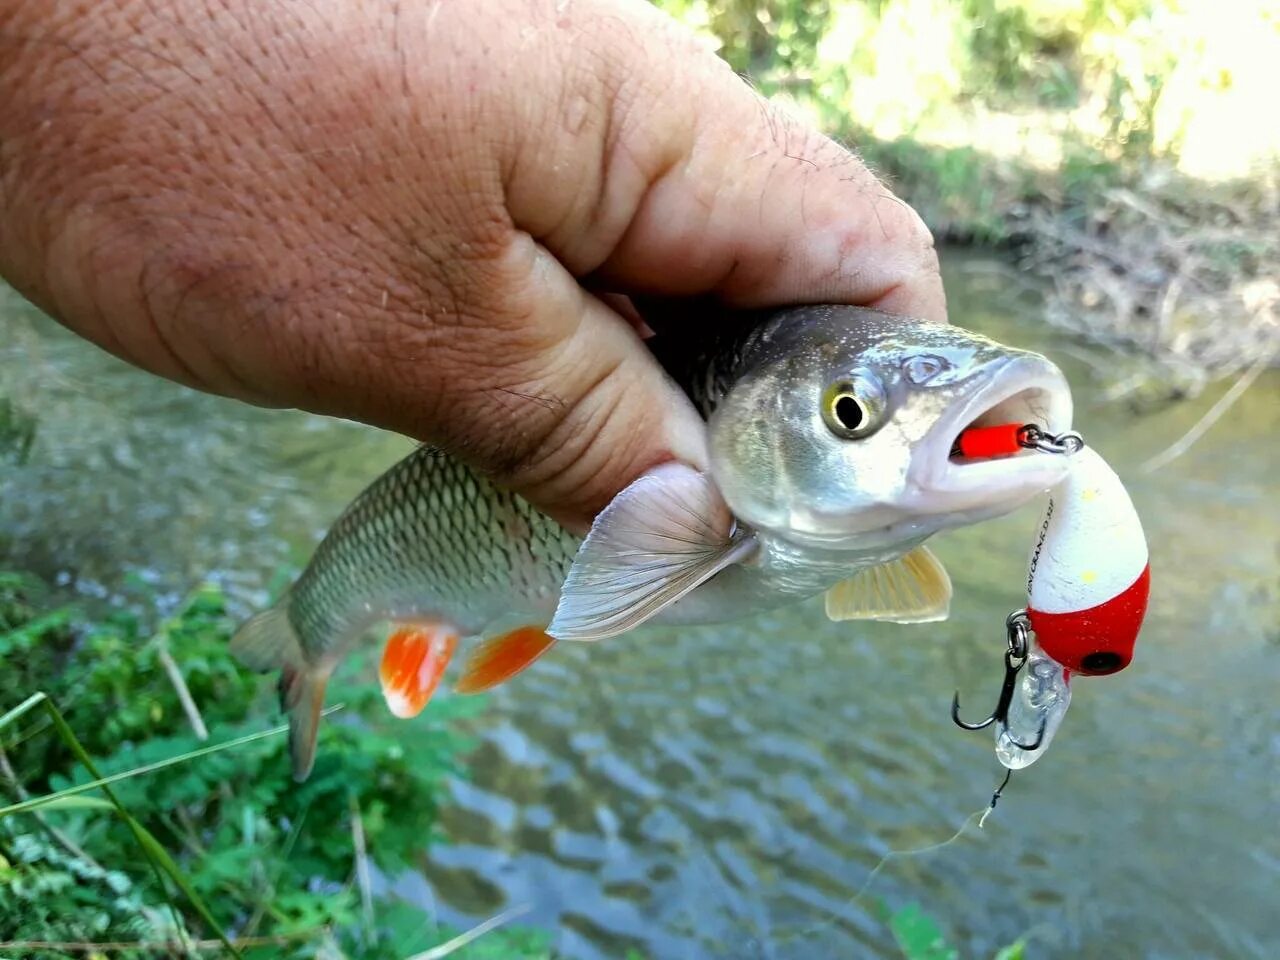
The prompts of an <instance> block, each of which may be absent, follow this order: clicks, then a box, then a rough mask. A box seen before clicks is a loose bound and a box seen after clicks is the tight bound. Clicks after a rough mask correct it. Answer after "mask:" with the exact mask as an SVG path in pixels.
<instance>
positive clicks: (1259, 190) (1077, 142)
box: [656, 0, 1280, 395]
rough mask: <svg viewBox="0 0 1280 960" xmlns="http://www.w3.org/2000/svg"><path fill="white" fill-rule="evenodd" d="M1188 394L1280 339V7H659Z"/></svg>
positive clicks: (901, 3) (1256, 358) (875, 0)
mask: <svg viewBox="0 0 1280 960" xmlns="http://www.w3.org/2000/svg"><path fill="white" fill-rule="evenodd" d="M656 2H657V3H658V5H659V6H661V7H663V8H664V9H666V10H668V11H670V12H672V13H674V14H675V15H676V16H678V17H680V18H682V19H683V20H685V21H686V22H687V23H688V24H690V25H691V26H693V27H694V28H695V29H696V30H698V31H700V32H702V33H703V34H705V35H706V36H707V37H708V38H709V39H710V40H711V42H713V43H714V44H715V45H716V46H717V47H718V49H719V50H720V53H721V55H722V56H723V57H724V58H725V59H726V60H727V61H728V62H729V63H730V64H731V65H733V67H734V68H735V69H737V70H739V71H741V72H743V73H744V74H747V75H749V76H750V78H751V79H752V81H753V82H754V83H755V84H756V86H757V87H758V89H759V90H760V91H761V92H762V93H763V94H764V95H766V96H768V97H770V98H772V99H773V100H775V102H777V103H778V104H779V105H780V106H781V107H783V108H785V109H788V110H792V111H796V112H799V113H800V114H802V115H805V116H807V117H808V118H809V119H811V120H812V121H813V122H815V123H816V124H817V125H818V126H820V127H821V128H822V129H824V130H826V131H827V132H828V133H829V134H831V135H832V136H834V137H836V138H837V139H840V140H842V141H843V142H845V143H847V144H849V145H851V146H852V147H853V148H854V149H855V150H857V151H858V152H859V153H860V154H861V155H862V157H863V158H864V159H865V160H866V161H867V162H868V163H869V164H870V166H871V167H872V168H873V169H875V170H877V172H879V173H880V174H881V175H882V176H884V177H885V178H886V179H887V180H888V181H889V182H890V184H891V185H892V186H893V188H894V190H895V191H896V192H897V193H898V194H899V195H900V196H902V197H903V198H904V199H906V200H908V201H909V202H910V203H911V204H912V205H913V206H915V207H916V208H917V210H919V211H920V213H921V215H922V216H923V217H924V219H925V221H926V222H927V223H928V224H929V225H930V227H931V228H932V229H933V230H934V232H935V234H936V235H937V236H938V237H939V238H941V239H944V240H949V241H953V242H955V241H959V242H976V243H984V244H997V245H1002V246H1006V247H1009V248H1011V251H1012V253H1013V254H1014V255H1015V257H1016V258H1017V259H1018V260H1019V262H1020V265H1021V266H1022V267H1024V268H1025V269H1027V270H1028V271H1029V272H1031V273H1033V274H1036V275H1039V276H1040V277H1041V278H1042V279H1043V280H1044V281H1045V285H1046V286H1047V288H1048V310H1047V318H1048V319H1049V320H1050V321H1051V322H1054V323H1056V324H1059V325H1061V326H1064V327H1067V328H1069V329H1071V330H1073V331H1075V332H1077V333H1079V334H1081V335H1083V336H1086V337H1088V338H1090V339H1093V340H1098V341H1102V342H1106V343H1112V344H1116V345H1120V346H1123V347H1125V348H1126V349H1128V350H1130V351H1137V352H1139V353H1146V354H1149V355H1150V356H1152V357H1153V358H1154V359H1155V361H1156V364H1155V366H1154V367H1153V371H1152V373H1153V376H1152V377H1151V378H1150V379H1153V380H1154V381H1157V382H1160V383H1166V382H1167V383H1170V384H1172V386H1171V388H1170V390H1169V393H1170V394H1172V395H1178V394H1182V393H1187V392H1194V391H1195V390H1196V389H1198V388H1199V387H1200V386H1202V385H1203V384H1204V383H1206V382H1208V381H1209V380H1210V379H1213V378H1216V377H1221V376H1227V375H1231V374H1234V373H1236V372H1238V371H1240V370H1242V369H1243V368H1247V367H1250V366H1252V365H1254V364H1259V363H1263V364H1265V363H1268V362H1271V361H1273V360H1274V359H1275V357H1276V356H1277V355H1278V353H1280V284H1278V283H1277V281H1276V277H1277V276H1280V128H1277V127H1276V125H1275V124H1272V123H1268V122H1265V118H1267V117H1270V116H1272V115H1273V114H1274V103H1273V100H1274V91H1275V90H1276V89H1280V2H1278V0H1255V2H1251V3H1240V4H1234V5H1228V6H1225V7H1224V6H1222V5H1220V4H1214V3H1212V2H1211V0H1119V2H1104V0H825V2H818V3H810V2H805V0H767V2H757V0H656Z"/></svg>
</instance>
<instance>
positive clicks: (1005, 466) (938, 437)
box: [911, 354, 1072, 516]
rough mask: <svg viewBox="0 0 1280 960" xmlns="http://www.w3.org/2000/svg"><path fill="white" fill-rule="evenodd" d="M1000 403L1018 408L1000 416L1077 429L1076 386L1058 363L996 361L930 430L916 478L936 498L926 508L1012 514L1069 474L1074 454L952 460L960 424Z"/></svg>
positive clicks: (1057, 429) (1055, 429) (1052, 428)
mask: <svg viewBox="0 0 1280 960" xmlns="http://www.w3.org/2000/svg"><path fill="white" fill-rule="evenodd" d="M1020 400H1021V401H1022V403H1023V405H1022V406H1021V407H1019V401H1020ZM1001 405H1008V406H1009V407H1010V408H1011V409H1010V411H1009V413H1007V414H1003V415H1002V416H1001V417H1000V418H999V419H1001V420H1004V422H1013V421H1015V420H1017V421H1021V422H1023V423H1036V424H1037V426H1040V427H1041V428H1043V429H1045V430H1047V431H1048V432H1049V433H1054V434H1056V433H1061V432H1062V431H1064V430H1069V429H1070V428H1071V416H1072V401H1071V390H1070V387H1069V386H1068V385H1067V380H1066V377H1064V376H1063V374H1062V371H1061V370H1059V369H1058V367H1057V366H1056V365H1055V364H1053V363H1052V362H1050V361H1049V360H1047V359H1046V358H1044V357H1041V356H1039V355H1038V354H1026V355H1023V356H1018V357H1010V358H1008V359H1006V360H1003V361H1001V362H999V363H998V364H995V365H993V366H992V368H991V369H990V370H989V372H988V375H987V376H986V378H985V382H984V384H983V385H981V386H979V387H978V388H977V389H976V390H975V391H974V392H973V394H972V395H971V396H970V397H969V398H968V400H967V401H965V402H964V403H963V404H961V405H959V406H958V407H957V409H955V410H954V411H951V412H949V413H948V414H947V415H946V416H944V417H942V418H940V419H939V421H938V422H937V423H936V424H934V426H933V429H932V430H930V431H929V433H928V434H927V435H926V436H925V446H926V451H925V456H923V457H921V458H920V460H919V461H917V463H918V464H919V469H918V471H917V470H914V469H913V470H912V473H914V474H916V475H915V476H912V477H911V479H912V480H913V481H914V485H915V486H916V488H917V490H918V491H919V493H920V496H921V500H922V501H932V502H933V509H932V510H928V511H925V512H945V511H956V510H967V509H974V508H984V507H985V508H984V509H981V511H980V512H982V513H983V514H984V515H987V516H994V515H998V514H999V513H1006V512H1008V511H1010V510H1013V509H1015V508H1016V507H1018V506H1020V505H1021V504H1022V503H1024V502H1025V501H1027V500H1029V499H1030V498H1031V497H1033V496H1035V495H1036V494H1038V493H1041V492H1043V491H1045V490H1048V489H1050V488H1051V487H1054V486H1056V485H1057V484H1058V483H1060V482H1061V481H1062V479H1063V478H1064V477H1065V476H1066V471H1067V457H1065V456H1062V455H1059V454H1051V453H1041V452H1039V451H1030V450H1029V451H1027V452H1025V453H1020V454H1015V455H1013V456H1011V457H1003V458H1000V459H994V460H988V461H982V462H976V463H956V462H955V461H953V460H952V459H951V450H952V446H953V444H954V442H955V439H956V438H957V437H958V436H959V435H960V433H961V431H963V430H964V429H965V428H966V427H968V426H969V425H970V424H972V423H974V422H976V421H978V420H980V419H981V418H982V417H983V416H984V414H988V413H991V412H992V411H995V410H997V409H998V408H999V407H1001ZM1015 415H1016V416H1015ZM914 466H915V464H913V467H914ZM1001 498H1003V500H1002V499H1001Z"/></svg>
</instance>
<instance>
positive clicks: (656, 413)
mask: <svg viewBox="0 0 1280 960" xmlns="http://www.w3.org/2000/svg"><path fill="white" fill-rule="evenodd" d="M0 274H3V275H4V276H5V277H6V278H7V279H8V280H10V281H11V282H12V283H13V284H15V285H16V286H17V287H18V289H19V290H21V291H22V292H23V293H25V294H26V295H27V296H29V297H30V298H31V299H33V300H34V301H35V302H36V303H37V304H39V305H40V306H42V307H43V308H44V309H46V310H48V311H49V312H50V313H52V314H53V315H54V316H56V317H58V318H59V319H60V320H61V321H63V322H64V323H66V324H67V325H68V326H70V327H71V328H73V329H74V330H76V331H78V332H79V333H81V334H83V335H84V336H86V337H88V338H90V339H92V340H94V341H95V342H97V343H98V344H100V345H101V346H103V347H105V348H106V349H108V350H110V351H112V352H113V353H116V354H118V355H119V356H121V357H123V358H125V359H127V360H129V361H131V362H133V363H135V364H137V365H139V366H141V367H144V368H146V369H148V370H151V371H154V372H155V373H158V374H160V375H163V376H166V377H170V378H172V379H174V380H177V381H180V382H182V383H185V384H188V385H190V386H193V387H197V388H199V389H202V390H207V391H212V392H215V393H220V394H225V395H227V396H231V397H237V398H240V399H242V400H246V401H249V402H252V403H259V404H265V405H276V406H298V407H303V408H306V409H309V410H313V411H317V412H322V413H328V414H334V415H338V416H343V417H348V418H352V419H358V420H363V421H366V422H368V423H372V424H377V425H379V426H383V427H387V428H390V429H393V430H397V431H401V432H403V433H406V434H410V435H413V436H415V437H418V438H421V439H423V440H429V441H432V442H435V443H439V444H441V445H443V446H445V447H446V448H448V449H450V450H452V451H453V452H455V453H456V454H458V455H459V456H461V457H462V458H463V459H465V460H468V461H469V462H471V463H472V464H474V465H477V466H479V467H481V468H482V469H484V470H486V471H488V472H489V473H491V474H492V475H493V476H495V477H496V478H497V479H498V480H499V481H500V482H504V483H506V484H508V485H511V486H513V487H515V488H516V489H517V490H519V491H520V492H522V493H524V494H525V495H526V496H527V497H529V498H530V499H531V500H532V501H533V502H534V503H535V504H537V505H539V506H541V507H543V508H544V509H546V510H548V511H549V512H550V513H551V514H552V515H553V516H555V517H557V519H560V520H561V521H562V522H568V523H570V524H571V525H573V526H577V527H579V528H580V527H581V526H582V525H583V523H585V522H586V521H587V520H588V519H589V518H590V517H591V516H592V515H593V514H594V512H595V511H597V510H598V509H599V508H600V507H601V506H602V505H603V504H604V503H606V502H607V501H608V500H609V499H610V497H611V496H612V495H613V494H614V493H615V492H617V491H618V490H619V489H621V488H622V487H623V486H624V485H625V484H626V483H627V482H629V481H630V480H631V479H633V478H634V477H635V476H636V475H638V474H639V473H641V472H642V471H643V470H645V469H646V468H647V467H649V466H651V465H652V464H654V463H656V462H659V461H662V460H665V459H670V458H672V457H674V458H678V459H682V460H685V461H688V462H690V463H693V464H694V465H699V464H700V463H701V462H702V458H703V456H704V454H703V451H702V447H701V443H702V441H701V436H702V429H701V425H700V423H699V421H698V419H697V417H696V414H695V413H694V411H693V410H692V408H691V407H690V405H689V404H688V403H687V402H686V401H685V400H684V398H683V397H681V396H678V395H677V394H676V393H675V392H674V391H673V389H672V388H671V387H670V386H669V385H668V383H667V381H666V380H665V379H664V377H663V376H662V374H661V371H660V370H659V368H658V367H657V365H656V364H655V362H654V361H653V359H652V357H651V356H650V355H649V353H648V351H647V350H646V349H644V346H643V343H642V341H641V339H640V337H639V335H638V334H637V332H636V325H635V322H634V319H635V317H634V311H633V310H631V309H630V306H629V302H628V301H627V300H626V298H625V296H619V295H636V294H644V295H647V296H656V297H686V296H694V295H712V296H714V297H716V298H718V299H719V300H720V301H722V302H723V303H725V304H728V305H730V306H768V305H774V304H786V303H795V302H819V301H837V302H849V303H858V304H866V305H871V306H876V307H879V308H881V309H886V310H889V311H894V312H900V313H909V314H914V315H917V316H926V317H934V318H938V319H942V318H943V316H944V313H945V308H944V305H943V296H942V290H941V285H940V282H939V278H938V269H937V261H936V258H935V255H934V252H933V248H932V240H931V238H930V236H929V233H928V231H927V230H926V229H925V227H924V226H923V225H922V224H921V222H920V220H919V218H918V217H917V216H916V215H915V214H914V213H913V212H912V211H911V209H910V208H909V207H907V206H906V205H905V204H903V203H902V202H901V201H899V200H898V199H896V198H895V197H894V196H893V195H892V194H891V193H890V192H889V191H888V190H887V189H886V188H885V187H884V186H883V185H882V184H881V183H879V182H878V181H877V180H876V179H875V177H874V176H872V174H870V173H869V172H868V171H867V170H866V168H865V167H864V166H863V165H862V164H861V163H860V162H859V161H858V160H857V159H856V158H855V157H854V156H853V155H851V154H850V153H849V152H847V151H846V150H845V149H843V148H842V147H840V146H838V145H836V144H834V143H832V142H831V141H829V140H827V139H825V138H824V137H822V136H820V135H818V134H817V133H815V132H813V131H812V130H809V129H808V128H806V127H805V126H804V125H802V124H801V123H799V122H798V121H796V120H794V119H792V118H789V117H787V116H785V115H783V114H781V113H780V112H778V111H777V110H776V109H773V108H770V107H768V106H766V105H765V104H764V103H763V102H762V101H761V100H760V99H759V98H758V97H757V96H756V95H755V94H754V93H753V92H752V91H751V90H750V89H749V88H748V87H747V86H746V85H745V84H744V83H743V82H742V81H741V80H740V79H739V78H737V77H736V76H734V75H733V74H732V72H731V71H730V70H729V69H728V68H727V67H726V66H725V65H724V64H723V63H722V62H721V61H720V60H718V59H717V58H716V57H715V56H714V55H713V54H712V53H711V52H710V51H709V50H708V49H707V48H706V47H705V45H703V44H702V43H701V42H700V41H698V40H697V39H695V38H694V37H692V36H691V35H689V34H687V33H686V32H685V31H684V30H683V29H682V28H680V27H679V26H677V25H675V24H674V23H672V22H671V21H669V20H668V19H667V18H666V17H665V16H663V15H662V14H660V13H659V12H657V11H655V10H654V9H652V8H651V7H649V5H648V4H646V3H644V2H642V0H559V2H553V0H545V2H542V0H539V2H535V0H467V2H465V3H463V2H447V0H434V2H432V0H415V2H409V0H402V2H388V3H384V4H363V3H337V2H325V0H317V2H315V3H299V2H282V0H275V2H264V0H172V2H167V3H163V4H159V3H154V2H145V0H78V2H67V0H57V2H55V0H0ZM192 427H193V429H199V425H198V424H193V425H192Z"/></svg>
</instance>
